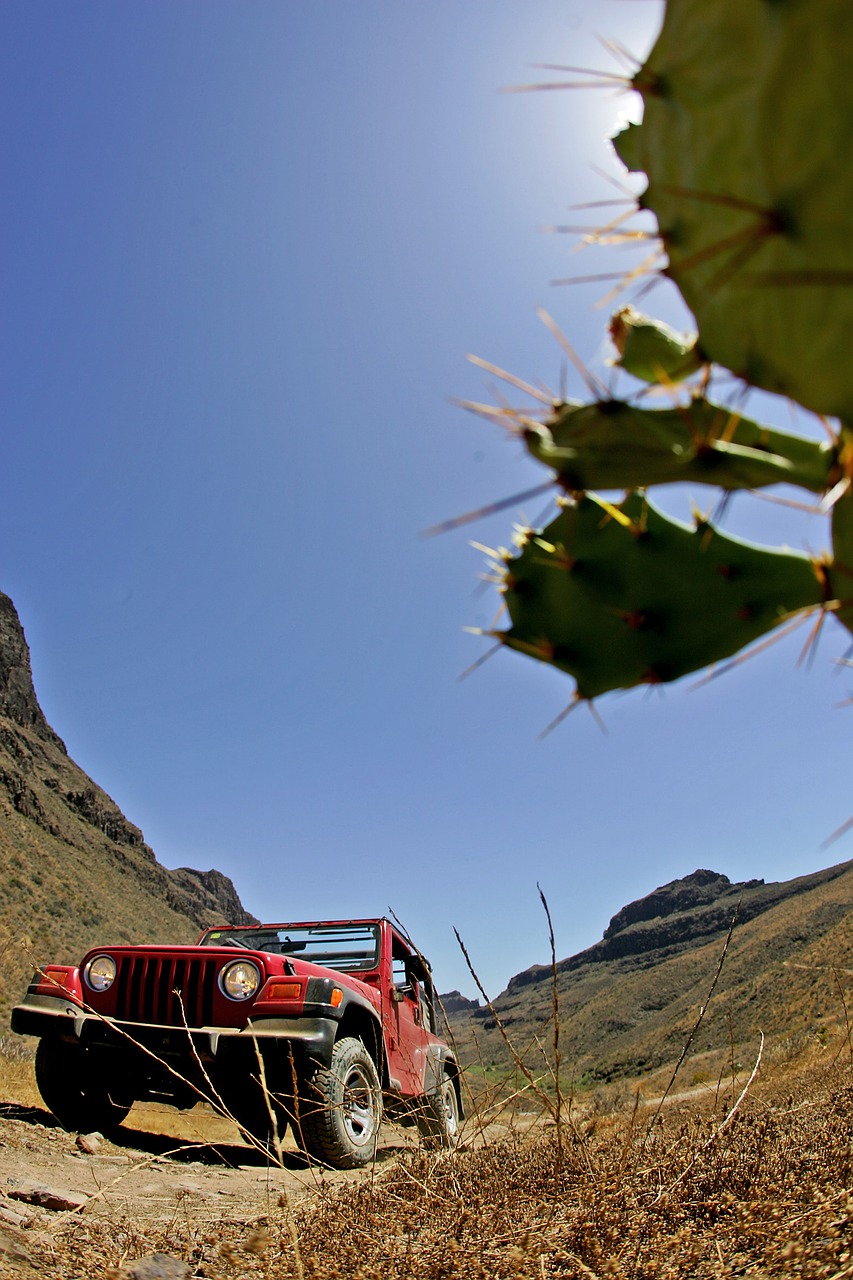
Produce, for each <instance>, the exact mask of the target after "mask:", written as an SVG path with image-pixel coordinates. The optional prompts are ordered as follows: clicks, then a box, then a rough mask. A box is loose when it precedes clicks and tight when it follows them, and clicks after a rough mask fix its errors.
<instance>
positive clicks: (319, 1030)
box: [11, 994, 337, 1066]
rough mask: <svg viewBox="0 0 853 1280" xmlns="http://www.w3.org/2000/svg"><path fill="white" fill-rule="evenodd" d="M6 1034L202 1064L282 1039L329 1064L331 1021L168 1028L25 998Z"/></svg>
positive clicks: (290, 1020)
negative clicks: (189, 1057)
mask: <svg viewBox="0 0 853 1280" xmlns="http://www.w3.org/2000/svg"><path fill="white" fill-rule="evenodd" d="M11 1026H12V1030H13V1031H15V1032H17V1034H18V1035H24V1036H39V1037H43V1036H58V1037H60V1038H62V1039H64V1040H76V1041H77V1042H78V1043H80V1044H81V1045H83V1046H84V1047H93V1048H94V1047H96V1046H97V1047H102V1048H124V1049H131V1050H132V1049H133V1048H134V1047H136V1048H139V1049H141V1050H142V1051H143V1052H144V1051H146V1050H147V1051H149V1052H152V1053H156V1054H157V1055H158V1056H162V1057H164V1058H170V1059H175V1058H181V1057H184V1056H186V1055H187V1054H192V1055H193V1056H195V1055H198V1057H200V1058H201V1060H202V1061H203V1062H215V1061H216V1059H217V1056H218V1055H220V1054H222V1053H223V1052H224V1053H226V1054H227V1053H231V1052H233V1050H234V1048H235V1047H236V1046H238V1045H240V1044H252V1043H253V1042H255V1041H258V1042H260V1043H263V1042H269V1041H284V1042H287V1043H288V1044H290V1045H292V1046H293V1049H294V1051H295V1052H296V1053H298V1054H299V1056H300V1057H304V1058H312V1059H314V1060H315V1061H317V1062H320V1063H323V1064H324V1065H327V1066H328V1064H329V1063H330V1062H331V1058H332V1046H333V1044H334V1042H335V1032H336V1030H337V1020H336V1019H335V1018H331V1017H301V1018H257V1019H255V1020H254V1021H249V1022H247V1023H246V1025H245V1026H243V1027H190V1028H185V1027H173V1026H161V1025H159V1024H157V1023H142V1022H127V1021H121V1022H118V1021H116V1020H114V1019H111V1018H104V1017H99V1016H98V1015H97V1014H92V1013H87V1012H86V1011H85V1010H84V1009H81V1008H80V1006H79V1005H76V1004H74V1003H73V1001H71V1000H63V999H60V998H58V997H56V996H47V995H36V994H32V995H28V996H27V998H26V1000H25V1001H24V1003H23V1004H19V1005H16V1006H15V1008H14V1009H13V1010H12V1019H11Z"/></svg>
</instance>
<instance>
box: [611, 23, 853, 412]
mask: <svg viewBox="0 0 853 1280" xmlns="http://www.w3.org/2000/svg"><path fill="white" fill-rule="evenodd" d="M851 65H853V22H851V21H850V6H849V3H848V0H713V4H709V3H708V0H670V3H668V4H667V6H666V13H665V17H664V21H663V27H662V29H661V32H660V35H659V37H658V40H657V42H656V44H655V46H654V48H653V50H652V52H651V54H650V56H649V58H648V60H647V62H646V64H645V65H644V66H643V67H642V68H641V69H640V70H639V71H638V72H637V74H636V76H635V77H634V81H633V84H634V87H635V88H636V89H637V90H638V91H639V92H640V94H641V95H642V98H643V104H644V113H643V122H642V124H640V125H631V126H629V127H628V129H627V130H625V131H623V132H622V133H620V134H618V135H617V137H616V138H615V145H616V149H617V152H618V154H619V156H620V157H621V159H622V160H623V162H624V163H625V165H626V166H627V167H628V168H629V169H632V170H642V171H644V172H645V174H646V176H647V178H648V186H647V189H646V191H645V194H644V195H643V196H642V197H641V198H640V204H641V206H642V207H643V208H647V209H650V210H652V211H653V213H654V215H655V217H656V219H657V224H658V228H659V232H660V237H661V240H662V242H663V246H664V248H665V250H666V255H667V259H668V265H667V267H666V274H667V275H668V276H669V277H670V278H671V279H672V280H673V281H674V282H675V283H676V284H677V286H678V288H679V290H680V291H681V293H682V295H683V296H684V299H685V301H686V303H687V305H688V306H689V308H690V310H691V311H692V312H693V315H694V316H695V318H696V321H697V324H698V328H699V342H700V346H701V349H702V352H703V353H704V355H705V357H706V358H707V359H708V360H711V361H714V362H715V363H717V364H721V365H724V366H725V367H726V368H728V369H731V370H732V372H733V373H736V374H737V375H738V376H739V377H741V378H743V379H744V380H745V381H746V382H749V383H750V384H752V385H754V386H758V387H763V388H765V389H766V390H768V391H776V392H780V393H781V394H783V395H786V396H790V397H791V398H792V399H794V400H797V401H799V403H800V404H802V405H805V406H806V407H807V408H810V409H812V410H814V411H815V412H816V413H823V414H828V415H833V416H838V417H840V418H844V419H847V420H848V421H853V366H851V363H850V360H849V358H848V356H847V350H846V349H847V341H848V335H849V334H850V333H851V332H853V289H851V287H850V286H851V284H853V235H851V218H852V217H853V172H851V169H850V165H849V164H848V163H847V159H848V155H849V150H850V136H851V121H853V77H851V75H850V67H851Z"/></svg>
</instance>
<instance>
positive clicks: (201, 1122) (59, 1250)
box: [0, 1084, 416, 1280]
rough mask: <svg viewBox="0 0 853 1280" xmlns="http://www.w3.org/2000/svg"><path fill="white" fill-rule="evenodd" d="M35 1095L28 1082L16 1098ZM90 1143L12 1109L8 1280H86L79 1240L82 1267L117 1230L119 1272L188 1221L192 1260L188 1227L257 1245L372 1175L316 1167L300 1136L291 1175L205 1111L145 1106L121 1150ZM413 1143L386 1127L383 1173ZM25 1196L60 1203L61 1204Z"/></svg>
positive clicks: (290, 1159) (40, 1111)
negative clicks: (276, 1225)
mask: <svg viewBox="0 0 853 1280" xmlns="http://www.w3.org/2000/svg"><path fill="white" fill-rule="evenodd" d="M6 1092H7V1093H8V1090H7V1091H6ZM31 1092H32V1091H31V1089H30V1088H28V1087H27V1086H26V1084H25V1085H24V1087H23V1088H19V1089H16V1090H15V1093H16V1094H18V1095H21V1094H23V1095H24V1096H28V1095H31ZM86 1143H87V1140H80V1139H78V1136H77V1135H75V1134H71V1133H66V1132H65V1130H64V1129H62V1128H60V1127H59V1125H58V1124H57V1122H56V1120H55V1119H54V1118H53V1116H52V1115H50V1113H49V1112H48V1111H46V1110H45V1109H44V1108H43V1106H42V1105H41V1104H40V1103H36V1102H34V1101H32V1100H29V1099H28V1101H26V1102H18V1101H0V1277H2V1280H6V1277H9V1278H10V1280H11V1278H12V1277H15V1280H17V1277H34V1276H39V1277H41V1278H43V1277H46V1276H56V1277H62V1280H66V1277H68V1276H70V1275H72V1274H75V1275H76V1274H77V1272H76V1271H71V1270H69V1269H68V1268H69V1261H70V1260H71V1261H72V1262H73V1260H74V1255H75V1247H74V1239H75V1235H79V1236H80V1238H81V1247H80V1251H79V1262H80V1265H81V1268H82V1267H84V1265H85V1255H86V1252H87V1248H86V1246H87V1239H88V1237H89V1235H90V1230H89V1229H90V1228H95V1229H96V1234H97V1235H98V1236H99V1238H100V1239H101V1240H102V1239H103V1237H104V1231H103V1227H104V1226H105V1225H106V1226H107V1227H109V1228H110V1229H111V1230H114V1232H115V1253H114V1265H115V1266H116V1267H117V1268H118V1267H120V1266H121V1265H122V1263H125V1262H126V1261H127V1260H128V1259H134V1258H136V1257H139V1256H140V1254H144V1253H146V1252H150V1248H146V1246H145V1245H144V1244H143V1241H146V1242H147V1241H150V1240H158V1241H159V1242H160V1247H161V1248H162V1249H163V1250H164V1251H168V1241H169V1235H170V1231H171V1230H172V1229H173V1228H174V1227H176V1226H177V1224H181V1229H180V1231H179V1234H180V1236H181V1245H182V1252H183V1246H184V1245H185V1241H186V1234H187V1233H186V1224H187V1223H188V1222H191V1223H192V1230H193V1231H194V1232H196V1233H200V1234H204V1233H205V1232H206V1231H208V1232H213V1231H221V1230H222V1229H223V1228H224V1227H227V1228H228V1230H227V1231H226V1233H225V1234H227V1235H228V1236H232V1237H233V1236H236V1237H237V1238H238V1239H239V1238H246V1239H249V1238H251V1236H252V1232H253V1230H254V1231H255V1232H256V1231H257V1225H258V1223H259V1222H260V1221H261V1220H263V1219H265V1218H268V1217H269V1216H270V1215H275V1216H277V1217H281V1215H282V1212H283V1210H286V1208H287V1206H288V1205H289V1206H291V1207H293V1208H295V1207H296V1206H297V1205H298V1204H299V1203H300V1202H302V1201H304V1200H305V1198H306V1197H309V1196H318V1195H319V1196H324V1195H327V1194H328V1193H329V1192H330V1191H331V1190H333V1189H335V1188H337V1187H340V1186H341V1185H344V1184H346V1183H347V1182H352V1181H362V1180H363V1179H364V1178H365V1176H366V1175H365V1174H364V1173H363V1172H362V1171H360V1170H348V1171H345V1172H340V1171H335V1170H325V1169H318V1168H316V1167H311V1166H309V1165H308V1164H307V1162H306V1161H305V1159H304V1158H303V1157H302V1155H301V1154H300V1152H299V1151H298V1149H297V1147H296V1144H295V1142H293V1140H292V1139H291V1138H290V1135H288V1138H287V1139H286V1141H285V1143H284V1151H283V1160H282V1167H277V1166H275V1165H270V1164H269V1162H268V1161H267V1160H266V1158H265V1157H264V1156H263V1155H262V1154H261V1153H260V1152H258V1151H255V1150H253V1149H252V1148H251V1147H250V1146H247V1145H246V1143H244V1142H243V1141H242V1139H241V1137H240V1134H239V1131H238V1130H237V1128H236V1126H234V1125H232V1124H231V1123H230V1122H229V1121H227V1120H225V1119H223V1118H221V1117H219V1116H216V1115H215V1114H213V1113H212V1112H209V1111H206V1110H205V1109H203V1108H201V1107H199V1108H195V1109H194V1110H193V1111H191V1112H188V1113H183V1114H181V1113H179V1112H176V1111H174V1110H172V1109H170V1108H165V1107H164V1108H158V1107H156V1106H155V1105H154V1104H151V1103H147V1104H138V1105H137V1106H135V1107H134V1109H133V1110H132V1111H131V1113H130V1115H129V1116H128V1118H127V1120H126V1121H125V1122H124V1124H123V1125H122V1126H121V1128H120V1129H119V1130H118V1131H117V1132H116V1134H115V1135H114V1139H113V1140H112V1141H108V1140H106V1139H103V1138H101V1137H100V1136H98V1137H96V1138H95V1141H94V1142H91V1141H89V1142H88V1145H90V1146H93V1147H94V1148H95V1149H94V1150H93V1151H87V1150H85V1149H83V1146H85V1145H86ZM411 1145H416V1137H415V1138H413V1137H410V1136H409V1132H408V1131H407V1130H400V1129H397V1128H394V1127H391V1126H383V1132H382V1142H381V1146H380V1151H379V1158H378V1160H377V1166H376V1168H377V1172H380V1171H383V1170H385V1169H387V1168H389V1167H390V1166H391V1165H392V1164H393V1162H394V1160H395V1158H396V1157H397V1156H398V1154H399V1152H400V1151H401V1150H403V1149H405V1148H406V1147H408V1146H411ZM39 1189H42V1192H41V1194H40V1190H39ZM44 1189H47V1191H49V1193H51V1194H50V1197H48V1196H46V1195H45V1194H44ZM21 1196H25V1197H29V1196H34V1197H35V1198H36V1199H38V1198H39V1197H40V1198H41V1199H42V1200H46V1199H49V1200H50V1203H51V1205H53V1207H46V1206H45V1204H43V1203H41V1204H40V1203H33V1201H32V1200H29V1199H21V1198H19V1197H21ZM78 1206H79V1207H78ZM84 1223H85V1224H86V1228H87V1229H86V1230H85V1231H84V1230H82V1228H83V1224H84ZM131 1223H132V1224H133V1228H132V1229H130V1228H129V1227H128V1224H131ZM176 1243H177V1241H176ZM80 1274H85V1270H81V1272H80ZM96 1274H97V1273H96Z"/></svg>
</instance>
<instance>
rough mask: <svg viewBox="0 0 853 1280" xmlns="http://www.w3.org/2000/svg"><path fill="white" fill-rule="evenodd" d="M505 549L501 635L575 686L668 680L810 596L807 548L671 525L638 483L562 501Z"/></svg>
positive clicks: (812, 577) (807, 604) (812, 576)
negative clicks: (773, 546)
mask: <svg viewBox="0 0 853 1280" xmlns="http://www.w3.org/2000/svg"><path fill="white" fill-rule="evenodd" d="M523 541H524V545H523V546H522V547H521V550H520V551H519V554H518V555H516V556H514V557H512V558H510V559H508V561H507V562H506V568H505V581H504V585H503V590H504V593H505V598H506V604H507V608H508V611H509V616H510V620H511V626H510V627H509V629H508V630H507V631H501V632H496V633H494V634H495V636H496V638H497V639H499V640H500V641H501V643H503V644H504V645H506V646H508V647H509V648H511V649H515V650H517V651H519V652H521V653H524V654H527V655H528V656H530V657H534V658H538V659H539V660H540V661H543V662H548V663H551V664H552V665H553V666H555V667H557V668H558V669H559V670H561V671H565V672H567V673H568V674H569V675H571V676H573V677H574V679H575V681H576V682H577V691H578V694H579V696H580V697H584V698H593V697H597V696H598V695H599V694H602V693H606V692H608V691H610V690H613V689H628V688H632V687H633V686H635V685H639V684H658V683H664V682H667V681H671V680H677V679H678V678H679V677H680V676H683V675H686V674H687V673H688V672H691V671H697V670H700V669H701V668H702V667H705V666H707V665H708V664H710V663H714V662H717V661H720V660H722V659H724V658H728V657H730V656H731V655H732V654H734V653H736V652H737V651H738V650H739V649H742V648H743V647H744V645H748V644H750V643H752V642H753V641H754V640H756V639H758V638H759V637H760V636H763V635H765V634H766V633H767V632H769V631H771V630H773V628H775V627H776V626H778V625H779V624H780V623H782V622H784V621H785V620H786V619H787V618H788V617H789V616H790V615H791V614H792V613H796V612H798V611H800V610H806V609H810V608H814V607H817V606H820V605H821V604H822V602H823V598H824V574H823V572H822V569H821V567H820V566H815V565H813V564H812V562H811V561H810V560H809V558H808V557H807V556H804V555H799V554H795V553H793V552H783V551H776V550H767V549H764V548H762V547H756V546H751V545H749V544H747V543H744V542H741V541H738V540H736V539H734V538H730V537H727V536H724V535H723V534H721V533H719V532H718V531H717V530H716V529H715V528H713V527H712V526H711V525H710V524H708V523H706V522H704V521H699V522H697V524H696V525H695V527H692V528H691V527H690V526H688V525H684V524H681V523H680V522H677V521H674V520H671V519H670V518H669V517H667V516H665V515H663V514H662V513H661V512H659V511H657V510H656V509H655V508H654V507H653V506H651V504H650V503H649V502H648V501H647V500H646V499H645V498H644V497H643V496H642V495H640V494H631V495H629V497H628V498H626V500H625V501H624V503H622V505H621V506H620V507H613V506H610V505H609V504H607V503H603V502H602V501H600V500H599V499H597V498H594V497H592V496H590V495H587V496H585V497H583V498H581V499H579V500H578V501H577V502H566V503H565V505H564V507H563V510H562V511H561V512H560V514H559V515H558V516H557V518H556V519H555V520H554V521H553V522H552V523H551V524H550V525H548V527H547V528H546V529H545V530H543V532H542V533H541V534H538V535H536V534H533V533H532V532H531V533H529V534H528V535H527V536H526V538H525V539H523Z"/></svg>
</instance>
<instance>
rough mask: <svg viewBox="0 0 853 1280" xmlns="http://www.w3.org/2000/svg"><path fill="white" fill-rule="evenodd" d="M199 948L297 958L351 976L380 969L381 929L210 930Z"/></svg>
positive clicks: (300, 926) (362, 926)
mask: <svg viewBox="0 0 853 1280" xmlns="http://www.w3.org/2000/svg"><path fill="white" fill-rule="evenodd" d="M199 945H200V946H202V947H239V948H240V949H241V950H245V951H266V952H268V953H269V954H271V955H276V956H278V955H284V956H298V957H299V959H300V960H308V961H309V962H310V963H311V964H320V965H324V966H325V967H326V968H328V969H340V970H342V971H343V972H347V973H349V972H352V971H354V970H359V969H375V968H376V966H377V965H378V963H379V926H378V925H375V924H346V925H304V924H297V925H288V924H281V925H268V926H266V927H265V926H263V925H262V926H260V927H259V928H248V929H242V928H238V929H209V930H208V932H207V933H206V934H205V935H204V936H203V937H202V938H201V940H200V943H199Z"/></svg>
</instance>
